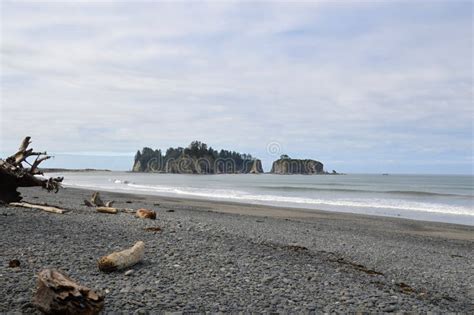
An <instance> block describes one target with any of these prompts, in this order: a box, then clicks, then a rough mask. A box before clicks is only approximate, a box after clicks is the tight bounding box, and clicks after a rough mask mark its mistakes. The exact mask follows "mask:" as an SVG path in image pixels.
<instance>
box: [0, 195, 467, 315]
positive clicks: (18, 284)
mask: <svg viewBox="0 0 474 315" xmlns="http://www.w3.org/2000/svg"><path fill="white" fill-rule="evenodd" d="M21 192H22V195H23V196H24V201H26V202H29V203H36V204H43V203H47V204H49V205H55V206H58V207H61V208H64V209H67V210H70V211H68V212H67V213H65V214H53V213H47V212H44V211H41V210H34V209H25V208H18V207H11V206H0V231H1V232H0V233H1V235H0V242H1V249H2V250H1V256H2V264H1V266H0V295H1V296H2V299H1V301H0V312H23V313H33V312H35V308H34V306H33V305H32V304H31V298H32V296H33V293H34V291H35V287H36V278H35V275H36V274H37V273H38V272H39V271H41V270H42V269H44V268H57V269H59V270H61V271H63V272H65V273H66V274H68V275H69V276H70V277H71V278H73V279H74V280H76V281H78V282H79V283H81V284H83V285H85V286H87V287H90V288H92V289H95V290H98V291H100V292H102V293H103V294H104V295H105V309H104V311H105V312H118V311H123V312H126V313H137V314H140V313H148V312H158V311H170V312H173V311H178V312H316V313H322V312H328V313H330V312H344V313H346V312H358V311H361V312H410V313H424V312H440V313H441V312H442V313H444V312H460V313H470V312H471V313H472V312H473V311H474V308H473V304H472V300H473V298H474V291H473V286H472V283H473V282H474V279H473V275H474V270H473V267H472V266H473V258H474V253H473V250H472V249H473V243H474V227H473V226H468V225H459V224H448V223H437V222H427V221H414V220H408V219H402V218H392V217H381V216H370V215H363V214H350V213H338V212H327V211H317V210H304V209H293V208H292V209H290V208H284V207H281V208H276V207H271V206H267V205H249V204H240V203H233V202H223V201H207V200H202V199H200V200H192V199H178V198H171V197H158V196H151V195H139V194H125V193H113V192H105V191H103V192H101V196H102V198H103V199H105V200H115V204H114V206H116V207H118V208H132V209H135V210H136V209H139V208H146V209H151V210H155V211H156V213H157V219H156V220H145V219H139V218H136V217H135V216H134V215H133V214H129V213H119V214H115V215H112V214H104V213H98V212H96V211H95V209H93V208H88V207H86V206H85V205H84V203H83V200H84V199H90V196H91V195H92V193H93V191H91V190H87V189H76V188H65V189H62V190H61V191H60V192H59V193H58V194H53V193H47V192H45V191H42V190H41V189H38V188H25V189H21ZM149 227H160V228H161V232H150V231H146V230H145V229H146V228H149ZM139 240H141V241H144V242H145V258H144V261H143V262H142V263H140V264H138V265H136V266H134V267H132V268H130V269H131V270H133V272H131V273H128V274H127V275H125V271H123V272H120V271H119V272H113V273H103V272H101V271H99V270H98V268H97V260H98V259H99V258H100V257H102V256H104V255H106V254H109V253H111V252H112V251H116V250H121V249H125V248H128V247H130V246H132V245H133V244H134V243H135V242H137V241H139ZM13 259H18V260H19V261H20V267H19V268H9V267H8V262H9V261H10V260H13Z"/></svg>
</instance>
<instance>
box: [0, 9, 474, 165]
mask: <svg viewBox="0 0 474 315" xmlns="http://www.w3.org/2000/svg"><path fill="white" fill-rule="evenodd" d="M471 6H472V4H470V3H468V2H466V3H463V2H454V3H442V2H424V1H421V2H393V3H380V2H377V3H372V2H371V3H370V4H360V3H346V4H340V3H337V4H334V3H333V2H327V1H322V2H315V3H297V4H285V3H269V2H262V3H258V4H254V3H238V2H230V3H223V2H222V3H221V2H219V3H217V2H209V3H199V4H198V3H192V2H180V3H168V2H165V3H154V2H150V1H144V2H138V3H135V2H133V3H132V2H118V3H115V2H114V3H112V2H100V3H97V2H88V1H81V2H78V3H74V4H66V3H60V2H52V3H46V2H35V3H33V2H19V3H17V2H4V3H3V4H2V7H1V11H2V23H1V26H2V30H1V35H2V42H1V56H2V59H1V78H2V95H1V106H0V115H1V116H0V121H1V128H0V130H1V131H0V133H1V134H0V139H1V140H0V146H1V147H0V151H7V150H8V151H11V150H12V148H14V147H16V146H17V142H18V141H19V138H21V136H22V135H24V134H26V133H28V134H30V135H32V136H33V137H34V138H33V139H34V140H35V141H36V142H37V143H38V144H37V146H38V147H41V148H43V147H44V148H48V149H50V150H52V151H58V152H61V151H68V152H104V151H113V152H131V151H134V150H136V149H138V148H140V147H142V146H145V145H146V146H152V147H160V148H165V147H167V146H171V145H173V146H175V145H186V143H188V142H190V141H191V140H194V139H201V140H203V141H206V142H209V143H210V144H211V145H213V146H214V147H230V148H232V149H236V150H240V151H248V152H250V153H253V154H256V155H259V156H261V157H262V158H264V159H266V160H267V161H270V160H271V159H272V158H273V156H269V155H268V154H267V152H266V150H265V148H266V144H267V143H268V142H270V141H274V140H277V141H278V142H279V143H281V145H282V147H283V148H284V149H285V151H287V153H290V152H291V153H293V155H305V156H309V157H314V158H319V157H325V156H327V157H330V158H331V160H334V161H336V160H338V161H340V160H341V159H343V158H344V159H345V161H346V164H345V166H344V165H343V167H345V168H347V170H348V171H350V170H351V169H350V167H351V158H350V156H351V155H352V156H358V157H361V158H362V159H364V158H366V159H367V158H370V157H372V156H378V157H380V160H390V159H391V157H390V156H394V155H396V156H397V157H399V158H400V159H401V160H405V161H410V160H426V161H438V160H439V158H440V157H443V158H446V159H448V157H451V158H449V160H450V161H451V160H453V157H454V158H455V160H456V159H460V160H462V159H464V158H466V157H468V156H470V155H471V154H472V130H473V129H472V115H473V109H472V59H471V58H472V57H471V56H472V35H473V34H472V28H471V27H470V26H471V23H472V13H471V12H472V11H471ZM348 152H350V153H351V154H348ZM331 160H329V161H328V162H329V163H330V162H331ZM267 163H268V162H267ZM441 164H442V163H441ZM441 164H440V165H441ZM461 171H462V172H469V169H468V168H466V167H465V166H462V169H461Z"/></svg>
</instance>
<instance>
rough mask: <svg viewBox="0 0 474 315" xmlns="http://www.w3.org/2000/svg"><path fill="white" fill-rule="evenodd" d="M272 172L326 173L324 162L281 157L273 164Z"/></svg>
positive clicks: (283, 173) (284, 173) (285, 173)
mask: <svg viewBox="0 0 474 315" xmlns="http://www.w3.org/2000/svg"><path fill="white" fill-rule="evenodd" d="M271 173H272V174H282V175H292V174H301V175H312V174H324V165H323V163H321V162H319V161H315V160H298V159H290V158H281V159H279V160H277V161H275V162H273V165H272V170H271Z"/></svg>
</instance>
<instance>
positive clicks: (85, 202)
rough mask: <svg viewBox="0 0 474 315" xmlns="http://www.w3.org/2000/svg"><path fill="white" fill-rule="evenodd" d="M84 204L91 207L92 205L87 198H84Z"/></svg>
mask: <svg viewBox="0 0 474 315" xmlns="http://www.w3.org/2000/svg"><path fill="white" fill-rule="evenodd" d="M84 204H85V205H86V206H88V207H93V206H94V205H93V204H92V202H90V201H89V200H86V199H84Z"/></svg>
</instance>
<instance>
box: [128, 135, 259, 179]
mask: <svg viewBox="0 0 474 315" xmlns="http://www.w3.org/2000/svg"><path fill="white" fill-rule="evenodd" d="M132 171H133V172H154V173H173V174H259V173H263V168H262V162H261V161H260V160H258V159H255V158H253V157H252V156H251V155H250V154H241V153H237V152H234V151H227V150H220V151H217V150H214V149H212V148H211V147H209V148H208V147H207V145H206V144H205V143H201V142H199V141H194V142H192V143H191V144H190V145H189V146H188V147H187V148H181V147H179V148H169V149H168V150H166V153H165V154H162V153H161V150H152V149H150V148H143V150H142V151H138V152H137V154H136V155H135V162H134V164H133V167H132Z"/></svg>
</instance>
